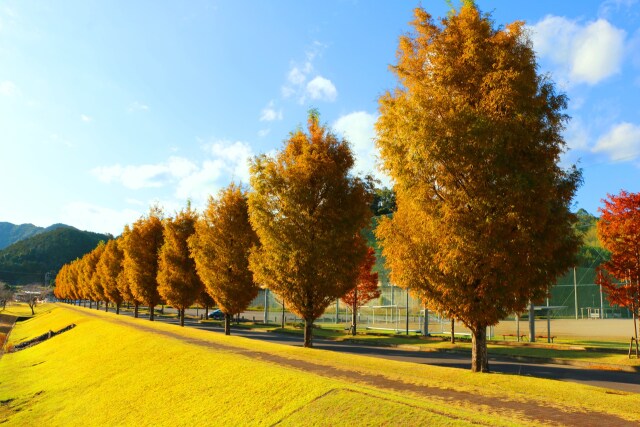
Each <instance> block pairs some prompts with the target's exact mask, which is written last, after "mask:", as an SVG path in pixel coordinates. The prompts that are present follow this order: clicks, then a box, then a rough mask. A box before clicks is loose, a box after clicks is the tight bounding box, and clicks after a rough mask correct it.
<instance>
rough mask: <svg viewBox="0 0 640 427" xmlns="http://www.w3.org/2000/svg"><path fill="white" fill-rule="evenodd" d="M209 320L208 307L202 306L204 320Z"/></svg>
mask: <svg viewBox="0 0 640 427" xmlns="http://www.w3.org/2000/svg"><path fill="white" fill-rule="evenodd" d="M208 318H209V306H208V305H205V306H204V320H207V319H208Z"/></svg>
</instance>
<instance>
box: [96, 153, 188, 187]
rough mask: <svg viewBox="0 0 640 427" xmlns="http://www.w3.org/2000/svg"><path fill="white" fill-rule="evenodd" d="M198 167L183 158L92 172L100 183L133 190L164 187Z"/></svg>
mask: <svg viewBox="0 0 640 427" xmlns="http://www.w3.org/2000/svg"><path fill="white" fill-rule="evenodd" d="M196 169H197V166H196V165H195V164H193V163H192V162H191V161H190V160H188V159H185V158H182V157H170V158H169V160H168V161H167V162H163V163H157V164H148V165H128V166H121V165H113V166H103V167H97V168H95V169H93V170H92V171H91V173H92V174H93V175H94V176H96V177H97V178H98V179H99V180H100V181H102V182H104V183H107V184H110V183H111V182H119V183H121V184H122V185H123V186H125V187H127V188H130V189H132V190H139V189H141V188H154V187H155V188H158V187H164V186H165V185H166V184H168V183H169V182H172V181H175V180H176V179H181V178H184V177H186V176H188V175H189V174H191V173H193V172H194V171H195V170H196Z"/></svg>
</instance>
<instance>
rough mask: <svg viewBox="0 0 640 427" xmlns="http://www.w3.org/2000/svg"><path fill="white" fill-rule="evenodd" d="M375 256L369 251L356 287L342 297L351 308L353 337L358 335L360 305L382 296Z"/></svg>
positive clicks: (372, 251) (371, 250)
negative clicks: (374, 267) (375, 266)
mask: <svg viewBox="0 0 640 427" xmlns="http://www.w3.org/2000/svg"><path fill="white" fill-rule="evenodd" d="M375 254H376V252H375V251H374V250H373V248H368V249H367V254H366V256H365V257H364V259H363V260H362V263H361V264H360V269H359V274H358V281H357V284H356V286H355V287H354V288H353V289H351V290H350V291H349V292H347V293H346V294H345V295H344V296H343V297H342V301H343V302H344V303H345V304H347V305H348V306H349V307H351V335H355V334H356V327H357V320H358V305H362V304H366V303H367V302H369V301H371V300H372V299H374V298H378V297H379V296H380V289H379V288H378V273H376V272H373V271H372V269H373V266H374V265H375V264H376V255H375Z"/></svg>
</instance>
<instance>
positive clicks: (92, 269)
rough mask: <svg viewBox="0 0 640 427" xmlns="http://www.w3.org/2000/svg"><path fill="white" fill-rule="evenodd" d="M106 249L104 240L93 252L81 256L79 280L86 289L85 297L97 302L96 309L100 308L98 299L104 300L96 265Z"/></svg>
mask: <svg viewBox="0 0 640 427" xmlns="http://www.w3.org/2000/svg"><path fill="white" fill-rule="evenodd" d="M103 250H104V242H103V241H100V243H98V246H96V247H95V248H94V249H93V250H92V251H91V252H89V253H87V254H85V255H84V256H83V257H82V258H81V264H80V265H81V267H80V274H79V280H80V284H81V286H82V288H83V289H84V295H85V298H86V299H88V300H89V301H95V302H96V310H97V309H99V308H100V307H99V305H98V301H102V300H103V299H104V298H103V295H102V287H101V285H100V282H99V281H98V280H96V278H95V275H96V265H97V264H98V261H99V260H100V255H102V251H103Z"/></svg>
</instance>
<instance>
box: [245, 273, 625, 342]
mask: <svg viewBox="0 0 640 427" xmlns="http://www.w3.org/2000/svg"><path fill="white" fill-rule="evenodd" d="M595 282H596V270H595V268H580V267H578V268H576V269H575V270H574V269H571V270H570V271H568V272H567V273H566V274H565V275H564V276H562V277H560V278H559V279H558V281H557V282H556V284H555V285H554V286H552V287H551V290H550V295H549V298H548V299H547V300H546V301H544V303H543V304H542V305H548V306H552V307H554V309H553V310H552V311H551V316H552V317H553V318H567V319H571V318H574V319H595V318H599V319H610V318H623V319H626V318H630V317H631V312H630V311H629V310H627V309H626V308H622V307H618V306H611V305H610V304H609V301H608V299H607V294H606V290H604V289H602V288H601V287H600V286H598V285H597V284H596V283H595ZM380 291H381V292H380V296H379V297H378V298H375V299H373V300H371V301H368V302H367V303H366V304H363V305H361V306H360V307H359V308H358V324H359V325H360V326H361V327H363V328H365V327H367V328H369V329H388V330H398V331H407V330H409V331H415V332H417V331H422V330H423V328H424V321H425V319H424V312H425V311H424V309H425V307H424V306H423V305H422V302H421V301H420V300H418V299H417V298H414V297H413V296H412V295H411V293H410V292H407V291H406V290H405V289H402V288H399V287H397V286H392V285H389V284H382V285H381V287H380ZM265 296H266V298H265ZM265 304H266V305H265ZM265 306H266V310H265ZM251 307H252V308H253V309H254V310H255V312H256V316H255V319H259V320H261V321H262V320H263V319H265V318H266V319H267V320H268V322H269V323H275V324H280V323H282V322H283V319H284V321H285V322H287V323H298V322H302V319H300V318H299V317H298V316H296V315H295V314H294V313H291V312H290V311H289V310H287V307H286V304H285V306H284V307H283V305H282V302H281V299H280V297H279V296H278V295H276V294H275V293H273V292H271V291H266V292H265V290H260V292H259V294H258V296H257V297H256V298H255V299H254V301H253V302H252V304H251ZM351 316H352V312H351V307H349V306H347V305H346V304H344V303H343V302H341V301H336V302H335V303H333V304H331V305H329V307H327V310H326V311H325V312H324V313H323V315H322V316H320V318H318V319H317V320H316V322H317V323H324V324H330V323H334V324H349V323H350V322H351ZM450 323H451V322H450V320H449V319H446V318H443V317H441V316H439V315H438V313H435V312H433V311H431V310H429V319H428V322H427V324H428V325H429V330H435V331H440V332H446V331H450V330H451V325H450ZM456 328H458V326H457V325H456ZM456 330H457V329H456Z"/></svg>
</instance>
